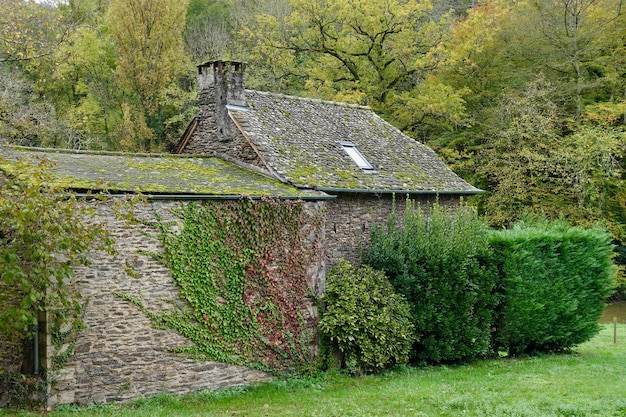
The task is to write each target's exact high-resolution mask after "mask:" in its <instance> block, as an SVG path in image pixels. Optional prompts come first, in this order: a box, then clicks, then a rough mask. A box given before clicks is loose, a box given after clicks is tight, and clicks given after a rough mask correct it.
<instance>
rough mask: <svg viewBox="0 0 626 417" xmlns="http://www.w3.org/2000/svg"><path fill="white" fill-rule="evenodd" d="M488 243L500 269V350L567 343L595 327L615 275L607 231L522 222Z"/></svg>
mask: <svg viewBox="0 0 626 417" xmlns="http://www.w3.org/2000/svg"><path fill="white" fill-rule="evenodd" d="M490 243H491V246H492V247H493V249H494V260H495V261H496V263H497V264H498V270H499V271H500V275H501V283H500V288H499V293H500V296H501V303H500V305H499V307H498V312H497V314H496V325H495V328H496V331H495V334H494V338H493V344H494V349H495V350H496V351H505V352H508V353H509V354H511V355H518V354H528V353H540V352H555V351H562V350H567V349H569V348H571V347H573V346H575V345H577V344H580V343H582V342H585V341H587V340H589V339H590V338H591V337H592V336H594V335H595V334H596V333H597V331H598V324H597V321H598V319H599V317H600V314H601V313H602V309H603V307H604V305H605V304H604V303H605V300H606V298H607V297H608V296H609V295H610V294H611V290H612V283H613V282H614V278H615V275H614V274H615V267H614V264H613V261H612V257H613V245H612V243H611V235H610V234H609V233H608V232H606V231H605V230H603V229H599V228H594V229H582V228H578V227H570V226H569V225H568V224H567V223H565V222H563V221H556V222H546V221H534V222H525V223H524V222H522V223H519V224H518V225H516V226H515V227H514V228H513V229H511V230H503V231H498V232H494V233H493V234H492V235H491V239H490Z"/></svg>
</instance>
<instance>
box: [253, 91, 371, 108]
mask: <svg viewBox="0 0 626 417" xmlns="http://www.w3.org/2000/svg"><path fill="white" fill-rule="evenodd" d="M246 92H251V93H257V94H260V95H263V96H273V97H278V98H285V99H291V100H298V101H306V102H309V103H316V104H329V105H333V106H340V107H349V108H353V109H362V110H372V108H371V107H370V106H364V105H362V104H353V103H346V102H343V101H332V100H322V99H321V98H312V97H298V96H292V95H289V94H281V93H271V92H269V91H259V90H251V89H246Z"/></svg>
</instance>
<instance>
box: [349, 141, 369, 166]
mask: <svg viewBox="0 0 626 417" xmlns="http://www.w3.org/2000/svg"><path fill="white" fill-rule="evenodd" d="M341 147H342V148H343V150H344V151H346V153H347V154H348V155H349V156H350V158H352V160H353V161H354V162H355V163H356V164H357V165H358V166H359V168H361V169H365V170H372V169H374V167H373V166H372V164H370V163H369V162H368V161H367V159H365V157H364V156H363V155H362V154H361V152H359V150H358V149H357V147H356V146H354V144H353V143H350V142H341Z"/></svg>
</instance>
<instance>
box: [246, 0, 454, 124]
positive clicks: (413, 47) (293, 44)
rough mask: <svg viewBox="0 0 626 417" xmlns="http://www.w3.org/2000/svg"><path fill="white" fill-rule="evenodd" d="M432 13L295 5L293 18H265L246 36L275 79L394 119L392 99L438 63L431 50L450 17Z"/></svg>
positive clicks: (394, 7) (407, 1) (414, 6)
mask: <svg viewBox="0 0 626 417" xmlns="http://www.w3.org/2000/svg"><path fill="white" fill-rule="evenodd" d="M431 11H432V5H431V4H430V2H429V1H428V0H377V1H365V0H343V1H333V2H328V1H324V0H316V1H308V0H307V1H305V0H296V1H293V2H292V3H291V11H290V13H289V14H288V15H286V16H276V15H270V14H268V13H266V14H264V15H261V16H259V18H258V21H257V25H256V26H254V27H249V28H248V30H247V33H248V34H249V35H250V36H251V37H252V38H253V39H254V41H255V45H256V46H255V48H254V58H255V59H257V60H262V61H264V66H265V67H268V68H269V67H273V68H274V69H273V71H274V73H275V74H276V75H277V76H278V77H281V78H289V77H290V78H292V79H294V80H296V81H298V80H299V81H300V82H303V88H304V89H305V90H306V91H307V92H308V93H309V94H312V95H315V96H319V97H323V98H328V99H333V100H340V101H350V102H356V103H360V104H368V105H371V106H372V107H373V108H374V109H375V110H377V111H379V112H381V113H383V114H386V115H389V114H391V111H392V110H393V109H395V108H396V102H395V101H394V98H395V97H392V93H393V92H396V91H397V92H405V91H411V90H412V89H413V88H414V87H415V86H417V85H419V84H421V83H422V82H423V80H424V78H425V76H426V74H427V73H428V72H429V71H430V70H431V69H432V68H434V67H435V66H436V65H437V64H438V58H437V56H436V55H435V54H434V53H433V52H434V50H435V49H434V48H435V47H436V46H437V45H438V43H439V42H441V40H442V38H443V36H444V34H445V33H446V31H447V29H448V28H449V25H450V17H449V15H444V16H442V17H441V18H439V19H435V18H434V17H433V16H432V15H431ZM453 100H456V97H454V98H453ZM399 105H400V106H401V105H402V103H400V104H399Z"/></svg>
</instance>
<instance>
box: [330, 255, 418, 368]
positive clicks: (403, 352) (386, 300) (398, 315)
mask: <svg viewBox="0 0 626 417" xmlns="http://www.w3.org/2000/svg"><path fill="white" fill-rule="evenodd" d="M324 303H325V307H326V308H325V310H324V311H323V313H322V318H321V320H320V329H321V330H322V333H323V335H324V336H326V338H327V340H330V342H331V343H332V344H333V348H334V349H333V350H335V351H336V352H337V350H338V352H337V353H339V355H340V356H343V357H342V358H340V359H341V362H342V367H344V368H345V367H349V368H352V370H354V371H365V372H372V371H379V370H381V369H384V368H386V367H389V366H391V365H394V364H400V363H406V362H407V361H408V353H409V350H410V348H411V344H412V343H413V340H414V335H413V325H412V324H411V319H410V311H409V306H408V304H407V302H406V301H405V300H404V298H403V297H402V296H400V295H398V294H396V293H395V292H394V290H393V288H392V286H391V284H390V283H389V281H388V280H387V278H386V277H385V274H384V273H383V272H380V271H375V270H373V269H372V268H370V267H368V266H366V265H364V266H362V267H361V268H358V269H355V268H353V267H352V265H350V263H349V262H347V261H343V260H342V261H340V262H339V266H338V267H336V268H333V270H331V272H330V274H329V275H328V277H327V287H326V291H325V293H324Z"/></svg>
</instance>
